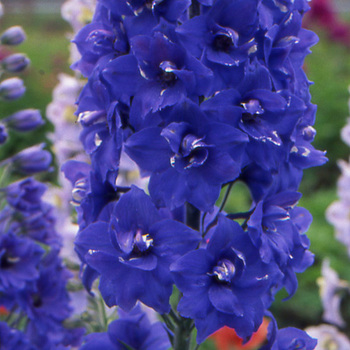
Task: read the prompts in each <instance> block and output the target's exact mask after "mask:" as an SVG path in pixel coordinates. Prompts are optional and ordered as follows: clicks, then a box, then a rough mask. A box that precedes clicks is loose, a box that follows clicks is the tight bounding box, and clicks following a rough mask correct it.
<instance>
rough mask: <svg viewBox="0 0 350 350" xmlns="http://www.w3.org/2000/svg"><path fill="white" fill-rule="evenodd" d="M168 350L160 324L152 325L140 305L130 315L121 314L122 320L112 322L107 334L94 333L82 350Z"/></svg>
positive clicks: (165, 336)
mask: <svg viewBox="0 0 350 350" xmlns="http://www.w3.org/2000/svg"><path fill="white" fill-rule="evenodd" d="M101 347H103V349H104V350H124V349H127V348H132V349H134V350H167V349H169V347H170V342H169V339H168V336H167V333H166V331H165V329H164V327H163V325H162V324H161V323H160V322H156V323H153V324H151V323H150V321H149V320H148V317H147V315H146V313H144V312H143V311H142V310H141V308H140V306H139V305H138V306H137V307H136V308H134V309H133V310H132V311H131V312H130V313H124V312H120V318H118V319H117V320H115V321H113V322H111V324H110V325H109V326H108V331H107V332H106V333H92V334H89V335H88V336H87V337H86V339H85V344H84V345H83V346H82V347H81V348H80V350H96V349H98V348H101Z"/></svg>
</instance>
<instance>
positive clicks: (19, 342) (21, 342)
mask: <svg viewBox="0 0 350 350" xmlns="http://www.w3.org/2000/svg"><path fill="white" fill-rule="evenodd" d="M0 349H1V350H12V349H18V350H37V348H36V347H35V346H34V345H33V344H30V342H29V340H28V339H27V338H26V336H25V334H24V333H22V332H21V331H19V330H15V329H13V328H10V327H9V326H8V324H7V323H6V322H0Z"/></svg>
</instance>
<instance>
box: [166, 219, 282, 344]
mask: <svg viewBox="0 0 350 350" xmlns="http://www.w3.org/2000/svg"><path fill="white" fill-rule="evenodd" d="M171 271H172V273H173V275H174V279H175V283H176V285H177V287H178V288H179V289H180V291H181V292H182V293H183V297H182V299H181V300H180V302H179V306H178V310H179V312H180V314H181V315H182V316H184V317H190V318H192V319H194V321H195V325H196V327H197V330H198V335H197V341H198V342H202V341H203V340H204V339H205V338H206V337H207V336H209V335H210V334H211V333H213V332H214V331H216V330H217V329H219V328H221V327H223V326H224V325H227V326H229V327H231V328H234V329H235V331H236V332H237V334H238V335H239V336H241V337H243V338H247V337H249V336H250V335H251V334H252V333H253V332H254V331H256V330H257V329H258V327H259V326H260V324H261V322H262V317H263V314H264V310H265V307H266V305H264V302H265V299H266V298H267V299H268V294H269V288H270V287H271V283H275V281H276V280H278V277H279V278H280V277H281V276H280V274H279V273H278V270H277V267H276V265H275V264H273V263H272V264H265V263H264V262H262V260H261V258H260V256H259V252H258V250H257V249H256V248H255V247H254V245H253V244H252V242H251V241H250V239H249V236H247V235H246V234H245V232H244V231H243V229H242V228H241V227H240V225H239V224H237V223H235V222H233V221H231V220H229V219H227V218H224V217H221V218H220V219H219V222H218V225H217V227H216V228H215V232H214V233H213V235H212V237H211V238H210V239H209V243H208V245H207V247H206V248H205V249H204V248H202V249H198V250H196V251H192V252H189V253H187V254H186V255H185V256H183V257H182V258H180V259H178V260H177V261H176V262H175V263H173V264H172V265H171ZM276 277H277V278H276Z"/></svg>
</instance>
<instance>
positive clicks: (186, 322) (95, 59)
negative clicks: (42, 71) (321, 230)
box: [63, 0, 326, 350]
mask: <svg viewBox="0 0 350 350" xmlns="http://www.w3.org/2000/svg"><path fill="white" fill-rule="evenodd" d="M308 9H309V6H308V2H307V1H306V0H298V1H274V0H235V1H232V0H198V1H197V0H193V1H190V0H176V1H174V0H163V1H144V0H141V1H134V0H132V1H124V0H121V1H112V0H98V1H97V5H96V9H95V13H94V17H93V20H92V22H91V23H89V24H88V25H86V26H85V27H84V28H82V29H81V30H80V31H79V33H78V34H77V35H76V37H75V39H74V42H75V43H76V45H77V48H78V50H79V52H80V54H81V57H80V59H79V60H78V61H77V62H76V63H75V64H74V68H75V69H77V70H78V71H80V72H81V74H82V75H83V76H85V77H86V78H87V84H86V85H85V87H84V88H83V90H82V92H81V94H80V96H79V99H78V110H77V116H78V121H79V122H80V124H81V125H82V132H81V134H80V140H81V142H82V144H83V147H84V149H85V151H86V153H87V154H88V155H89V156H90V161H91V164H86V163H80V162H68V163H66V164H65V165H64V167H63V171H64V173H65V175H66V177H67V178H68V179H69V180H70V181H71V183H72V185H73V198H74V199H75V202H76V204H77V213H78V224H79V226H80V229H79V234H78V236H77V239H76V250H77V252H78V254H79V256H80V258H81V261H82V278H83V282H84V284H85V286H86V288H87V289H89V290H90V289H91V287H92V285H93V283H94V281H95V280H96V279H99V289H100V291H101V294H102V296H103V298H104V300H105V302H106V304H107V305H109V306H113V305H117V306H119V307H120V308H122V309H123V310H124V311H127V312H129V311H130V310H131V309H132V308H133V306H134V305H136V304H137V302H138V301H141V302H143V303H144V304H146V305H148V306H150V307H152V308H154V309H155V310H156V311H158V312H159V313H160V314H161V316H162V318H163V320H164V322H165V327H166V330H167V333H168V335H169V340H170V342H171V346H172V348H173V349H176V350H180V349H181V350H187V349H190V347H191V335H192V330H193V329H194V328H196V329H197V342H198V343H201V342H203V341H204V340H205V339H206V338H207V337H208V336H209V335H210V334H212V333H213V332H215V331H216V330H218V329H219V328H221V327H223V326H230V327H233V328H234V329H235V331H236V333H237V334H238V336H240V337H242V338H244V340H247V339H249V337H250V336H251V335H252V334H253V332H255V331H256V330H257V329H258V328H259V326H260V324H261V323H262V321H263V317H264V315H265V314H266V313H267V310H268V308H269V307H270V305H271V303H272V302H273V300H274V296H275V294H276V293H277V292H278V291H279V290H280V289H282V288H285V289H286V290H287V292H288V293H289V294H290V296H292V295H293V294H294V293H295V291H296V289H297V278H296V273H300V272H303V271H304V270H305V269H306V268H308V267H309V266H310V265H311V264H312V262H313V254H312V253H311V252H310V251H309V250H308V248H309V244H310V242H309V240H308V238H307V236H306V234H305V233H306V231H307V229H308V227H309V225H310V223H311V219H312V218H311V215H310V213H309V212H308V211H307V210H306V209H304V208H301V207H298V206H297V204H298V201H299V199H300V197H301V194H300V193H299V192H298V187H299V184H300V181H301V177H302V174H303V170H304V169H306V168H309V167H312V166H318V165H322V164H323V163H325V162H326V157H325V152H322V151H318V150H316V149H315V148H314V147H313V146H312V141H313V139H314V137H315V134H316V132H315V130H314V129H313V124H314V121H315V114H316V107H315V106H314V105H313V104H312V103H311V102H310V99H311V97H310V93H309V85H310V82H309V81H308V79H307V77H306V76H305V73H304V71H303V69H302V65H303V62H304V58H305V56H306V55H307V54H308V53H309V52H310V47H311V46H312V45H314V44H315V43H316V42H317V36H316V35H315V34H314V33H312V32H310V31H308V30H306V29H303V28H302V26H301V22H302V18H303V16H304V13H305V12H306V11H307V10H308ZM125 153H126V154H127V155H128V156H129V157H130V158H131V159H132V160H133V161H134V162H135V163H136V164H137V166H138V167H139V170H140V174H141V176H143V177H145V178H148V177H149V185H148V191H143V190H141V189H138V188H137V187H136V186H120V185H119V184H120V181H118V178H119V176H120V175H119V170H120V169H119V167H120V159H121V158H122V157H123V156H124V154H125ZM237 183H241V184H242V183H243V184H244V186H246V187H247V188H248V189H249V193H250V203H251V205H250V208H249V209H248V210H246V209H242V210H239V211H237V212H229V211H228V210H227V206H226V205H225V204H226V201H227V199H229V200H231V199H232V200H234V199H233V198H232V197H230V192H231V191H232V189H233V188H235V187H236V184H237ZM222 192H224V193H226V194H224V199H223V201H222V202H218V198H219V196H220V193H222ZM174 285H175V286H176V289H175V292H174V295H173V297H172V298H171V299H170V301H171V302H169V298H170V294H171V291H172V289H171V286H174ZM176 293H177V298H176V297H175V294H176ZM174 300H175V301H174ZM130 327H131V328H130V331H132V330H131V329H132V326H130ZM271 329H272V330H271V332H270V335H269V344H270V347H272V346H273V347H272V348H273V349H280V350H281V349H283V350H285V348H283V347H284V346H287V347H288V346H289V347H291V346H293V344H294V345H295V346H304V348H305V349H312V347H314V346H315V341H314V340H312V339H311V338H310V337H308V336H307V335H306V334H305V333H304V332H303V331H299V330H295V329H289V328H287V329H286V330H281V331H278V332H277V326H276V325H274V321H273V320H272V321H271ZM93 338H94V342H95V343H94V344H98V341H99V340H98V339H101V341H108V340H106V339H107V338H106V335H101V337H100V338H99V337H98V336H97V335H94V336H93ZM88 341H89V339H87V343H86V344H88ZM285 344H287V345H285ZM126 345H127V346H129V347H133V345H132V343H131V342H129V340H128V343H127V344H126ZM95 346H96V345H95ZM136 348H137V349H141V348H142V347H139V346H138V345H137V346H136ZM142 349H143V348H142ZM159 349H161V348H159Z"/></svg>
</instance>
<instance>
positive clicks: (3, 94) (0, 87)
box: [0, 77, 26, 101]
mask: <svg viewBox="0 0 350 350" xmlns="http://www.w3.org/2000/svg"><path fill="white" fill-rule="evenodd" d="M25 91H26V88H25V86H24V85H23V80H22V79H19V78H17V77H14V78H9V79H6V80H3V81H2V82H1V83H0V100H7V101H12V100H16V99H17V98H20V97H22V95H23V94H24V93H25Z"/></svg>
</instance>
